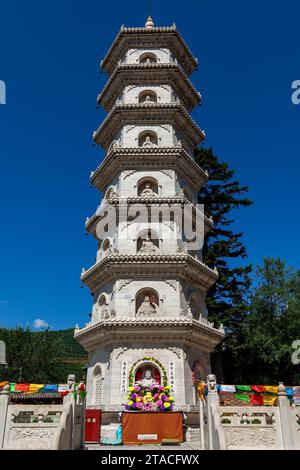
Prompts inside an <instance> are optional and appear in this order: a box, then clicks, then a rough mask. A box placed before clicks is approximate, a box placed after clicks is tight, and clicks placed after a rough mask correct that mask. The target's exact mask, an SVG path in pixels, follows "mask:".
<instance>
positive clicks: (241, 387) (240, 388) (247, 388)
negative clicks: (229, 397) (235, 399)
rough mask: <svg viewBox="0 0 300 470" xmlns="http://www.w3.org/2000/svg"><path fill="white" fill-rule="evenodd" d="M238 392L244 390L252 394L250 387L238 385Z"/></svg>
mask: <svg viewBox="0 0 300 470" xmlns="http://www.w3.org/2000/svg"><path fill="white" fill-rule="evenodd" d="M235 387H236V389H237V390H242V391H243V392H251V387H250V385H236V386H235Z"/></svg>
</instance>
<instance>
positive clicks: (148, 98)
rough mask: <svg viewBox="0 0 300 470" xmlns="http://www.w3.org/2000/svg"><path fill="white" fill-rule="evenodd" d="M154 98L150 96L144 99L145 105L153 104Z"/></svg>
mask: <svg viewBox="0 0 300 470" xmlns="http://www.w3.org/2000/svg"><path fill="white" fill-rule="evenodd" d="M153 101H154V100H153V98H152V96H150V95H146V96H145V99H144V103H153Z"/></svg>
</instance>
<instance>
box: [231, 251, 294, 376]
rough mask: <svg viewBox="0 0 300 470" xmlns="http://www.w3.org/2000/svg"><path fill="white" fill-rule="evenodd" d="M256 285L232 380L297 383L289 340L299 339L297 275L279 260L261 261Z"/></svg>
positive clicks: (268, 259) (265, 259)
mask: <svg viewBox="0 0 300 470" xmlns="http://www.w3.org/2000/svg"><path fill="white" fill-rule="evenodd" d="M256 282H257V285H256V286H255V287H254V288H253V290H252V294H251V299H250V306H249V314H248V316H247V321H246V324H244V325H243V329H242V340H241V343H240V345H239V355H238V356H239V357H237V356H236V358H235V359H236V362H235V367H234V369H233V372H235V375H234V376H233V378H234V379H235V380H236V381H239V382H240V381H241V380H243V381H244V382H247V383H261V384H273V383H277V382H278V381H280V380H282V381H284V382H285V383H286V384H293V383H298V382H299V380H300V366H299V365H296V364H293V363H292V360H291V355H292V352H293V350H292V343H293V341H294V340H297V339H300V337H299V333H300V274H299V272H297V273H295V272H293V271H292V270H291V269H290V268H287V267H286V264H285V262H284V261H282V260H281V259H280V258H276V259H274V258H264V259H263V264H262V266H260V267H258V269H257V279H256Z"/></svg>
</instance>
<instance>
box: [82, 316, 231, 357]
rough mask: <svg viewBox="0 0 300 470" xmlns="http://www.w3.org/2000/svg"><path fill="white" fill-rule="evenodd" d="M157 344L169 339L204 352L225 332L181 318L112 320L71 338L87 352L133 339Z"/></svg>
mask: <svg viewBox="0 0 300 470" xmlns="http://www.w3.org/2000/svg"><path fill="white" fill-rule="evenodd" d="M151 337H152V338H157V340H158V341H165V340H169V341H170V339H171V340H172V343H176V342H177V343H180V342H181V343H182V344H189V345H192V346H195V347H198V348H199V349H202V350H204V351H207V352H212V351H213V350H214V348H215V347H216V346H217V345H218V344H219V343H220V342H221V341H222V340H223V339H224V337H225V335H224V332H223V331H221V330H218V329H216V328H214V327H213V326H210V325H209V324H208V323H207V324H204V323H202V322H200V321H197V320H194V319H180V318H176V317H174V318H163V317H154V318H144V319H143V318H138V317H134V318H122V317H119V318H115V319H113V320H104V321H101V322H98V323H95V324H91V325H87V326H86V327H85V328H82V329H81V330H79V329H78V330H75V332H74V338H75V339H76V341H78V342H79V343H80V344H81V345H82V346H83V348H84V349H85V350H86V351H93V349H96V348H98V347H99V346H101V345H104V344H109V343H113V344H117V343H118V341H122V344H123V345H124V342H125V343H126V340H127V341H129V342H130V341H132V340H134V341H135V343H139V342H141V343H142V342H144V343H145V342H147V341H149V338H151Z"/></svg>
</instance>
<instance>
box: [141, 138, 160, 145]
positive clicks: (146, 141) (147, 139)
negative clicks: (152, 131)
mask: <svg viewBox="0 0 300 470" xmlns="http://www.w3.org/2000/svg"><path fill="white" fill-rule="evenodd" d="M142 147H157V145H156V144H154V143H153V142H152V141H151V139H150V136H149V135H147V136H146V138H145V140H144V142H143V145H142Z"/></svg>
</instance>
